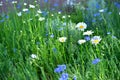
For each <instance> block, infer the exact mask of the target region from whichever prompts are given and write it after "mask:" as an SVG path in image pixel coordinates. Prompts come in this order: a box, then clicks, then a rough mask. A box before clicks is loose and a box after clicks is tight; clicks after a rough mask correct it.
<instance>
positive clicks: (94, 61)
mask: <svg viewBox="0 0 120 80" xmlns="http://www.w3.org/2000/svg"><path fill="white" fill-rule="evenodd" d="M99 62H100V59H99V58H96V59H94V60H93V61H92V64H97V63H99Z"/></svg>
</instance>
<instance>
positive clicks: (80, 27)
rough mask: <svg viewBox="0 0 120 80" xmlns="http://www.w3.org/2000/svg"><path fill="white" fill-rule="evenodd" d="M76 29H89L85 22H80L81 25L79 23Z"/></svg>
mask: <svg viewBox="0 0 120 80" xmlns="http://www.w3.org/2000/svg"><path fill="white" fill-rule="evenodd" d="M76 28H77V29H78V30H81V31H84V29H86V28H87V24H86V23H84V22H80V23H78V24H77V25H76Z"/></svg>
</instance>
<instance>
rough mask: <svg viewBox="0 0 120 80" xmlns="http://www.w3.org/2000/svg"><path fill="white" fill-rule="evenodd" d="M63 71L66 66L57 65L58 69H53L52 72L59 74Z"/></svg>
mask: <svg viewBox="0 0 120 80" xmlns="http://www.w3.org/2000/svg"><path fill="white" fill-rule="evenodd" d="M65 69H66V65H64V64H63V65H58V67H57V68H55V69H54V72H56V73H60V72H63V71H64V70H65Z"/></svg>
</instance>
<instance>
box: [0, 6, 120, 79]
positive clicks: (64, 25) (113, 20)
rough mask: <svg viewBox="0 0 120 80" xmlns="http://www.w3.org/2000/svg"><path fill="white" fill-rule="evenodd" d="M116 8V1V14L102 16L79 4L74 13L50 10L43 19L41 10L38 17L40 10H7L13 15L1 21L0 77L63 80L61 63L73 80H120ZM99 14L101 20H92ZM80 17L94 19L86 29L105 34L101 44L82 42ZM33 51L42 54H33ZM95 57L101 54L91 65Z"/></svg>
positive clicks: (119, 46) (102, 36) (97, 33)
mask: <svg viewBox="0 0 120 80" xmlns="http://www.w3.org/2000/svg"><path fill="white" fill-rule="evenodd" d="M115 9H116V7H114V5H112V4H111V6H110V9H109V10H110V11H112V14H111V15H108V13H107V12H104V13H101V17H97V18H95V17H93V16H92V14H89V13H88V11H84V10H81V11H79V9H77V10H78V11H76V12H74V13H73V14H70V15H71V17H70V18H69V17H68V15H67V14H65V13H62V14H58V12H49V13H48V15H47V16H45V20H43V21H39V20H38V19H39V17H44V16H43V15H42V14H40V15H39V16H35V14H36V12H37V9H30V12H29V13H26V12H22V16H20V17H19V16H17V12H19V11H18V10H16V11H15V12H8V13H7V15H8V16H9V18H8V19H5V21H4V22H1V23H0V80H58V79H59V78H60V76H61V73H60V74H59V73H55V72H54V69H55V68H56V67H57V65H60V64H65V65H66V70H65V71H64V72H66V73H68V74H69V80H73V77H74V75H75V76H76V77H77V80H119V79H120V63H119V61H120V40H119V38H120V34H119V33H120V30H119V28H120V25H119V24H120V23H119V21H120V15H119V14H118V10H117V9H116V10H115ZM52 14H53V15H54V16H51V15H52ZM75 15H77V16H75ZM62 16H66V18H65V19H64V18H62ZM77 17H78V18H77ZM80 18H81V19H80ZM94 18H95V19H97V20H96V22H91V21H92V19H94ZM99 18H102V21H100V20H99ZM0 19H2V17H0ZM30 19H32V20H30ZM78 20H79V22H81V21H83V22H86V21H89V23H87V26H88V28H87V29H86V30H85V31H87V30H92V31H94V33H93V35H92V36H91V37H93V36H96V35H97V36H101V38H102V40H101V42H100V43H99V44H98V45H96V46H95V45H93V44H92V43H91V42H90V41H88V42H86V43H84V44H81V45H79V44H78V42H77V41H78V40H79V39H84V36H83V35H82V33H83V32H82V31H78V30H77V29H75V26H76V23H78ZM107 32H111V34H107ZM51 34H54V37H53V38H52V37H50V36H51ZM62 36H65V37H67V40H66V42H64V43H61V42H59V40H58V38H59V37H62ZM113 36H116V37H117V38H113ZM31 54H36V55H37V58H35V59H33V58H31ZM95 58H100V62H99V63H98V64H92V60H94V59H95Z"/></svg>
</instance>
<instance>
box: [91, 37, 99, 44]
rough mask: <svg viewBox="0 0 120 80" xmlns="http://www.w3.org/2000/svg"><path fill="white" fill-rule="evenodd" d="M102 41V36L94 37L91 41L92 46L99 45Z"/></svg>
mask: <svg viewBox="0 0 120 80" xmlns="http://www.w3.org/2000/svg"><path fill="white" fill-rule="evenodd" d="M100 41H101V38H100V36H94V37H93V38H92V39H91V42H92V44H95V45H97V44H98V43H99V42H100Z"/></svg>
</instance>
